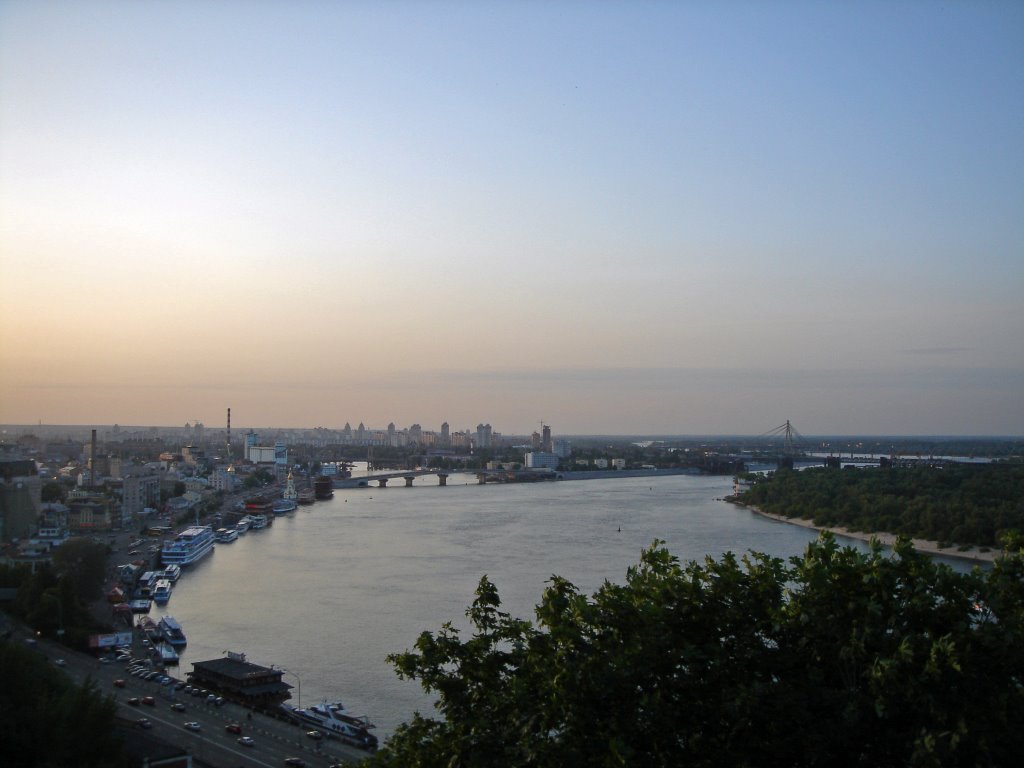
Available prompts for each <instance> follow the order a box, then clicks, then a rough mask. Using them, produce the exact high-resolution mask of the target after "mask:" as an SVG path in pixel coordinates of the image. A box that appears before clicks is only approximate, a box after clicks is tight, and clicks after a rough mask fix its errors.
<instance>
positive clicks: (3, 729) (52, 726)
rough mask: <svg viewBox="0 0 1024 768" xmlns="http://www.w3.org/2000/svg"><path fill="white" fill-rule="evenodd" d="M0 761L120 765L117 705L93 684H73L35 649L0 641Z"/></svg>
mask: <svg viewBox="0 0 1024 768" xmlns="http://www.w3.org/2000/svg"><path fill="white" fill-rule="evenodd" d="M0 680H3V685H0V765H4V766H7V767H8V768H21V767H22V766H24V767H25V768H51V767H52V768H62V767H63V766H69V765H74V766H82V767H83V768H89V767H90V766H115V768H116V767H118V766H123V765H127V763H126V762H124V760H123V757H122V754H121V745H120V741H119V739H118V738H117V736H116V733H115V730H114V717H115V712H116V705H115V704H114V702H113V700H112V699H110V698H109V697H105V696H102V695H101V694H100V693H99V692H98V691H97V689H96V686H95V684H94V683H92V682H91V681H90V682H86V683H85V684H83V685H75V684H74V683H72V682H71V680H70V679H69V678H68V677H67V676H66V675H64V674H63V673H61V672H60V671H58V670H57V669H55V668H53V667H50V666H49V665H48V664H47V663H46V658H45V657H44V656H43V655H42V654H40V653H38V652H37V651H32V650H29V649H26V648H22V647H20V646H18V645H17V644H16V643H15V642H14V641H4V642H0Z"/></svg>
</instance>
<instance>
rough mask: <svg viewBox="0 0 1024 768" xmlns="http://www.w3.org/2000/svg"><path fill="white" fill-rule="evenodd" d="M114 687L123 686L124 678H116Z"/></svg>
mask: <svg viewBox="0 0 1024 768" xmlns="http://www.w3.org/2000/svg"><path fill="white" fill-rule="evenodd" d="M114 687H115V688H124V680H122V679H121V678H117V680H115V681H114Z"/></svg>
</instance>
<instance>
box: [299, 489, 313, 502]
mask: <svg viewBox="0 0 1024 768" xmlns="http://www.w3.org/2000/svg"><path fill="white" fill-rule="evenodd" d="M295 500H296V501H297V502H299V504H312V503H313V502H314V501H316V494H315V493H313V489H312V488H302V489H301V490H299V495H298V498H297V499H295Z"/></svg>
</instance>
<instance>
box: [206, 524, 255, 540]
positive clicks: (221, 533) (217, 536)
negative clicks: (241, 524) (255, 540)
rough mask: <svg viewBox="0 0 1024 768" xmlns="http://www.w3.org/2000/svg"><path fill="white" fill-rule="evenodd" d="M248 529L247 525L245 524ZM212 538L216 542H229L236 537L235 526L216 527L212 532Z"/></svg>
mask: <svg viewBox="0 0 1024 768" xmlns="http://www.w3.org/2000/svg"><path fill="white" fill-rule="evenodd" d="M246 530H248V526H246ZM213 538H214V540H215V541H216V542H217V543H218V544H230V543H231V542H232V541H235V540H236V539H237V538H238V529H237V528H218V529H217V530H216V531H214V533H213Z"/></svg>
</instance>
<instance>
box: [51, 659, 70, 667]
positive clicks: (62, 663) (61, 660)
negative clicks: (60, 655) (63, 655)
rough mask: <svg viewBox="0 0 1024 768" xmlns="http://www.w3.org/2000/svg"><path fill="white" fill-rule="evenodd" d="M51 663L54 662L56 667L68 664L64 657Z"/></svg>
mask: <svg viewBox="0 0 1024 768" xmlns="http://www.w3.org/2000/svg"><path fill="white" fill-rule="evenodd" d="M53 663H54V664H56V665H57V666H58V667H66V666H67V665H68V663H67V662H66V661H64V659H57V660H56V661H54V662H53Z"/></svg>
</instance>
